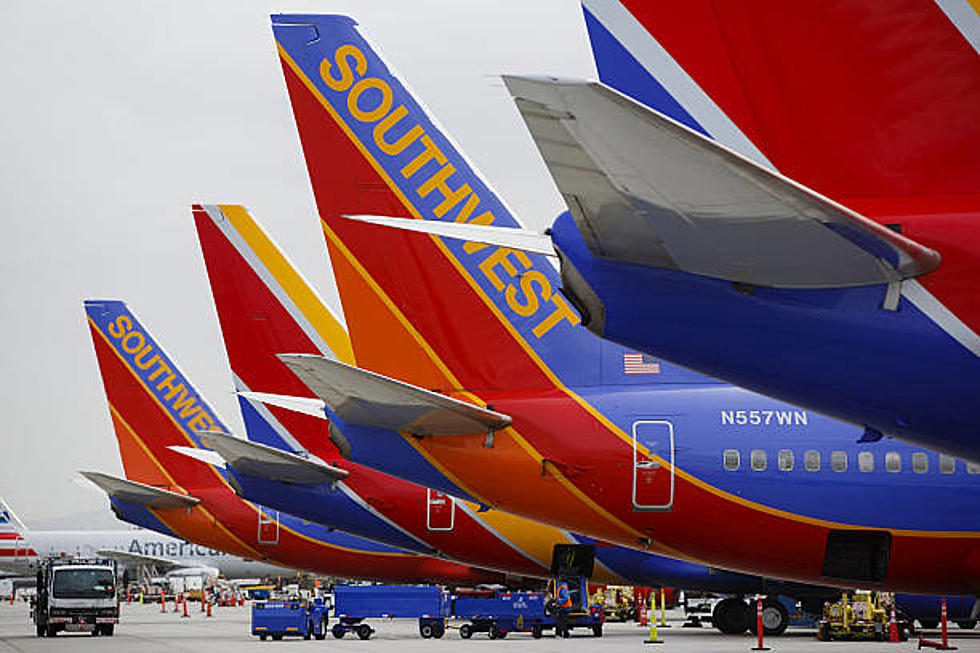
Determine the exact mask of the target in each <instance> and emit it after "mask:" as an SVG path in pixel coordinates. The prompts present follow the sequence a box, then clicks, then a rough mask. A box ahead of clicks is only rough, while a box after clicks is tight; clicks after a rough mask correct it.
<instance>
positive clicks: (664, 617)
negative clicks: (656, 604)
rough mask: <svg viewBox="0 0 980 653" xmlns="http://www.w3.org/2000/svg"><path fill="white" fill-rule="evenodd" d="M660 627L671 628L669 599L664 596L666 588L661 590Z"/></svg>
mask: <svg viewBox="0 0 980 653" xmlns="http://www.w3.org/2000/svg"><path fill="white" fill-rule="evenodd" d="M660 627H661V628H670V626H669V625H668V624H667V597H666V596H665V595H664V588H662V587H661V588H660Z"/></svg>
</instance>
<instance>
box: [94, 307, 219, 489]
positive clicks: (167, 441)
mask: <svg viewBox="0 0 980 653" xmlns="http://www.w3.org/2000/svg"><path fill="white" fill-rule="evenodd" d="M85 312H86V314H87V316H88V324H89V329H90V331H91V333H92V341H93V343H94V345H95V354H96V358H97V359H98V362H99V371H100V372H101V375H102V383H103V385H104V387H105V393H106V399H107V401H108V404H109V413H110V416H111V419H112V425H113V429H114V430H115V433H116V439H117V440H118V443H119V453H120V455H121V457H122V463H123V468H124V469H125V471H126V478H127V479H128V480H130V481H136V482H138V483H142V484H144V485H148V486H152V487H153V488H158V489H163V490H167V491H170V492H176V493H179V494H188V493H189V494H193V491H194V489H195V488H202V487H212V486H214V485H216V484H218V483H220V482H221V477H220V476H219V475H218V472H217V471H216V470H214V469H213V468H212V467H210V466H208V465H198V464H187V460H186V458H185V457H183V456H181V455H180V454H179V453H177V452H175V451H173V450H171V449H170V447H172V446H192V447H199V446H200V440H199V439H198V436H197V433H196V432H197V431H202V430H212V429H217V430H222V431H227V428H226V427H225V426H224V425H223V424H222V423H221V421H220V420H219V419H218V417H217V415H216V414H215V412H214V411H213V410H212V409H211V407H210V406H209V405H208V404H207V402H205V401H204V399H203V398H202V397H201V395H200V394H198V392H197V391H196V390H195V389H194V387H193V386H192V385H191V383H190V381H189V380H188V379H187V378H186V377H185V376H184V375H183V374H182V373H181V371H180V370H179V368H178V367H177V365H176V364H175V363H174V361H173V360H172V359H171V358H170V357H169V356H167V354H166V353H165V352H164V351H163V349H162V348H161V347H160V345H158V344H157V342H156V341H155V340H154V339H153V337H152V336H151V335H150V333H149V331H147V329H146V328H145V327H144V326H143V325H142V324H141V323H140V321H139V320H138V319H137V318H136V316H135V315H134V314H133V313H132V312H131V311H130V310H129V308H128V307H127V306H126V304H125V303H123V302H121V301H97V300H89V301H86V302H85Z"/></svg>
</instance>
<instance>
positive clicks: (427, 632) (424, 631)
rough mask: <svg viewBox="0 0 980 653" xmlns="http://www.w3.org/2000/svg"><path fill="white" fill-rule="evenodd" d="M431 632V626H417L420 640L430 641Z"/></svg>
mask: <svg viewBox="0 0 980 653" xmlns="http://www.w3.org/2000/svg"><path fill="white" fill-rule="evenodd" d="M433 632H434V631H433V628H432V624H429V623H423V624H419V634H420V635H422V639H430V638H431V637H432V636H433Z"/></svg>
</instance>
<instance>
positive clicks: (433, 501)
mask: <svg viewBox="0 0 980 653" xmlns="http://www.w3.org/2000/svg"><path fill="white" fill-rule="evenodd" d="M455 519H456V501H455V500H454V499H453V498H452V497H451V496H449V495H448V494H444V493H442V492H436V491H435V490H432V489H427V490H426V501H425V525H426V527H427V528H428V529H429V530H430V531H451V530H453V524H454V523H455Z"/></svg>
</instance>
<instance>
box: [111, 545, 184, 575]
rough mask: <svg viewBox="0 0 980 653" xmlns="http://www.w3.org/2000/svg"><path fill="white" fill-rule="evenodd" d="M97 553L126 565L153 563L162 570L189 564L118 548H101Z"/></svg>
mask: <svg viewBox="0 0 980 653" xmlns="http://www.w3.org/2000/svg"><path fill="white" fill-rule="evenodd" d="M96 553H98V554H99V555H100V556H103V557H106V558H113V559H115V560H118V561H119V562H121V563H123V564H126V565H134V566H135V565H153V566H154V567H157V568H159V569H161V570H162V569H166V570H171V569H180V568H182V567H186V566H187V565H185V564H182V563H180V562H177V561H176V560H171V559H169V558H158V557H156V556H148V555H143V554H141V553H130V552H129V551H117V550H116V549H99V550H98V551H96Z"/></svg>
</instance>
